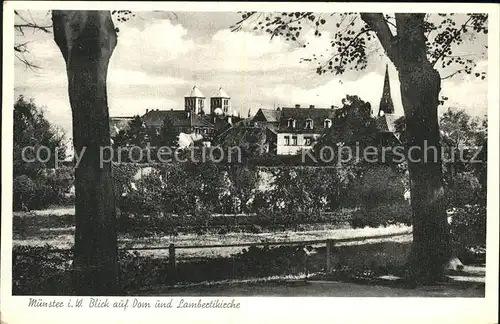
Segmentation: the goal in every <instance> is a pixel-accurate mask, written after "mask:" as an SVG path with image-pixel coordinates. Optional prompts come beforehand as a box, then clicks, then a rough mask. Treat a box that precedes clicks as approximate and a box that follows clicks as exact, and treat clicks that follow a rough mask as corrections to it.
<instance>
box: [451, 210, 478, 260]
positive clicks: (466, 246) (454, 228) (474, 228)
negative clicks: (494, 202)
mask: <svg viewBox="0 0 500 324" xmlns="http://www.w3.org/2000/svg"><path fill="white" fill-rule="evenodd" d="M449 214H450V215H451V224H450V227H451V237H452V242H453V245H454V249H455V252H456V253H457V255H458V257H459V258H460V259H461V260H462V262H467V261H469V262H470V259H471V258H472V259H478V260H482V259H484V257H485V250H484V247H485V246H486V205H484V204H477V205H467V206H464V207H461V208H455V209H453V210H451V212H450V213H449ZM471 253H472V254H473V255H471ZM465 260H467V261H465ZM469 262H467V263H469Z"/></svg>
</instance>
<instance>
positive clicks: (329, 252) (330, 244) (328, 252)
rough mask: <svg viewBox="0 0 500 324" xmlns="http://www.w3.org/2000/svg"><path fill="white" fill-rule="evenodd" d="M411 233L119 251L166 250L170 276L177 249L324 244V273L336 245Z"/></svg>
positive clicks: (122, 249)
mask: <svg viewBox="0 0 500 324" xmlns="http://www.w3.org/2000/svg"><path fill="white" fill-rule="evenodd" d="M411 233H412V232H411V231H406V232H401V233H393V234H384V235H372V236H361V237H349V238H343V239H323V240H309V241H281V242H252V243H235V244H207V245H203V244H201V245H178V246H176V245H175V244H174V243H170V245H168V246H154V247H129V248H120V249H119V250H121V251H151V250H168V263H169V272H170V273H171V274H175V273H177V261H176V255H175V251H176V250H177V249H214V248H226V247H247V246H283V245H320V244H326V253H325V259H326V260H325V265H326V271H327V272H330V271H331V270H332V262H331V257H330V256H331V255H332V252H333V247H334V246H335V244H338V243H347V242H359V241H365V240H374V239H382V238H389V237H397V236H403V235H408V234H411Z"/></svg>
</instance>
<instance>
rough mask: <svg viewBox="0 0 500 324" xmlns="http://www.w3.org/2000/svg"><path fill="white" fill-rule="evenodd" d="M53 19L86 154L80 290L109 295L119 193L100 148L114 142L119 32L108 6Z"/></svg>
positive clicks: (80, 172) (78, 252)
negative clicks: (112, 77) (111, 105)
mask: <svg viewBox="0 0 500 324" xmlns="http://www.w3.org/2000/svg"><path fill="white" fill-rule="evenodd" d="M52 22H53V28H54V40H55V42H56V44H57V46H58V47H59V49H60V50H61V54H62V56H63V57H64V60H65V62H66V71H67V76H68V93H69V100H70V105H71V111H72V115H73V145H74V149H75V152H78V153H79V154H80V155H81V154H82V153H83V156H82V158H81V161H80V164H79V166H78V167H77V168H76V170H75V192H76V202H75V219H76V227H75V246H74V261H73V267H74V271H75V287H76V293H77V294H79V295H111V294H115V293H117V277H118V263H117V242H116V225H115V220H116V215H115V205H114V198H115V197H114V194H113V180H112V176H111V163H109V162H105V163H102V161H103V159H102V157H101V151H100V148H101V147H105V146H108V145H109V144H110V130H109V109H108V101H107V90H106V80H107V74H108V64H109V60H110V58H111V55H112V53H113V50H114V48H115V46H116V43H117V35H116V31H115V27H114V25H113V21H112V19H111V13H110V12H109V11H83V10H81V11H80V10H78V11H70V10H53V11H52ZM101 163H102V165H101Z"/></svg>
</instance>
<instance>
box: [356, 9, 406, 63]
mask: <svg viewBox="0 0 500 324" xmlns="http://www.w3.org/2000/svg"><path fill="white" fill-rule="evenodd" d="M361 19H363V21H364V22H365V23H366V24H367V25H368V26H370V28H371V29H372V30H373V31H374V32H375V34H376V35H377V37H378V39H379V40H380V43H381V44H382V47H383V48H384V50H385V52H386V53H387V56H388V57H389V59H391V61H392V62H397V61H398V51H397V38H396V37H395V36H394V35H393V34H392V32H391V30H390V28H389V25H388V24H387V21H386V20H385V18H384V15H383V14H381V13H361Z"/></svg>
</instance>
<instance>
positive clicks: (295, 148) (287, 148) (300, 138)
mask: <svg viewBox="0 0 500 324" xmlns="http://www.w3.org/2000/svg"><path fill="white" fill-rule="evenodd" d="M293 136H296V137H297V144H296V145H294V143H293V141H292V137H293ZM285 137H288V138H289V145H286V140H285ZM307 137H310V138H312V140H311V144H310V145H306V138H307ZM319 137H320V134H292V133H279V134H278V138H277V148H276V154H278V155H292V154H297V153H298V152H299V151H300V150H309V149H311V148H312V146H313V144H314V143H315V142H316V141H317V140H318V138H319Z"/></svg>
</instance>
